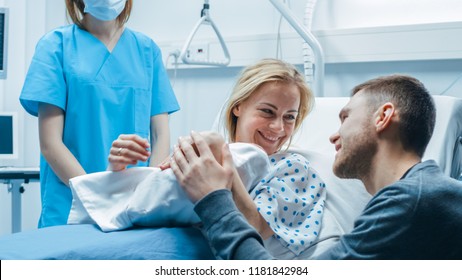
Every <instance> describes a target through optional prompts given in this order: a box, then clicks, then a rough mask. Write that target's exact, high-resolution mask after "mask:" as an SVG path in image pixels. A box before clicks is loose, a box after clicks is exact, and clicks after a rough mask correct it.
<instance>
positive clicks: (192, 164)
mask: <svg viewBox="0 0 462 280" xmlns="http://www.w3.org/2000/svg"><path fill="white" fill-rule="evenodd" d="M191 139H192V141H193V142H194V144H195V147H193V145H192V144H191V143H190V141H188V140H187V139H185V138H183V139H180V142H179V147H178V146H175V148H174V151H173V156H172V158H171V160H170V166H171V168H172V170H173V173H174V174H175V176H176V178H177V180H178V182H179V183H180V185H181V186H183V189H184V190H185V192H186V193H187V194H188V196H189V198H190V199H191V201H192V202H196V201H198V200H200V199H202V198H203V197H204V196H206V195H207V194H209V193H211V192H213V191H215V190H219V189H226V188H227V189H230V188H231V184H232V181H233V174H234V172H233V170H234V166H233V159H232V157H231V152H230V151H229V148H228V145H227V144H223V145H222V148H221V151H220V153H221V156H222V160H221V161H220V162H219V161H217V159H216V158H215V156H214V155H213V153H212V151H211V149H210V147H209V145H208V143H207V142H206V140H205V139H204V137H203V136H202V135H200V134H199V133H196V132H191ZM195 148H196V149H195Z"/></svg>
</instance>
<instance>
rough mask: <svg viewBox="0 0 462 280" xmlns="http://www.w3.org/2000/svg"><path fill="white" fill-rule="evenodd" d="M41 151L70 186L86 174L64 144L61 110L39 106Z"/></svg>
mask: <svg viewBox="0 0 462 280" xmlns="http://www.w3.org/2000/svg"><path fill="white" fill-rule="evenodd" d="M38 120H39V139H40V151H41V153H42V155H43V156H44V157H45V159H46V161H47V162H48V164H50V166H51V168H52V169H53V171H54V172H55V173H56V175H57V176H58V177H59V179H60V180H61V181H62V182H63V183H64V184H66V185H67V186H68V185H69V179H70V178H73V177H76V176H79V175H83V174H86V172H85V170H84V169H83V168H82V166H81V165H80V163H79V162H78V161H77V159H76V158H75V156H74V155H73V154H72V153H71V152H70V151H69V149H68V148H67V147H66V145H64V143H63V140H62V139H63V130H64V112H63V110H61V109H60V108H58V107H56V106H54V105H50V104H46V103H40V104H39V112H38Z"/></svg>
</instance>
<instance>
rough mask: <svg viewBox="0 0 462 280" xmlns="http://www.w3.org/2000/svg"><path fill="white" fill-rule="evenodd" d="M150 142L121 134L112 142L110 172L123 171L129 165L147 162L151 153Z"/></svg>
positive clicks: (135, 136)
mask: <svg viewBox="0 0 462 280" xmlns="http://www.w3.org/2000/svg"><path fill="white" fill-rule="evenodd" d="M149 147H150V145H149V142H148V140H146V139H143V138H141V137H139V136H138V135H135V134H128V135H124V134H121V135H120V136H119V138H117V139H116V140H115V141H114V142H112V147H111V151H110V153H109V157H108V161H109V166H108V170H112V171H121V170H124V169H125V168H127V165H129V164H132V165H134V164H136V163H137V162H138V161H139V160H140V161H147V160H148V159H149V156H150V155H151V152H150V151H149Z"/></svg>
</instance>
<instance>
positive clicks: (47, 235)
mask: <svg viewBox="0 0 462 280" xmlns="http://www.w3.org/2000/svg"><path fill="white" fill-rule="evenodd" d="M347 102H348V98H347V97H333V98H328V97H319V98H317V100H316V106H315V108H314V111H313V112H312V113H311V114H310V115H309V116H308V118H307V120H306V121H305V122H304V123H303V125H302V127H301V129H300V131H299V132H298V133H297V135H295V136H294V139H293V147H292V148H291V149H292V150H295V151H299V152H301V153H304V154H305V155H306V157H307V158H308V160H310V161H311V163H312V165H313V167H314V168H316V169H317V170H318V172H319V173H320V175H321V176H322V178H323V179H324V180H325V182H326V185H327V191H328V193H327V203H326V208H325V215H324V217H323V223H322V225H323V227H322V229H321V234H320V241H319V242H318V244H317V245H316V246H315V247H313V248H312V249H311V250H309V252H308V253H307V254H304V255H303V256H302V257H303V258H310V257H312V256H315V255H316V254H318V253H320V252H321V251H322V250H324V249H325V248H327V247H328V246H330V245H331V244H333V243H334V242H335V241H336V240H337V239H338V237H339V236H340V235H341V234H343V233H345V232H348V231H349V230H351V228H352V226H353V221H354V219H355V218H356V217H357V216H358V215H359V214H360V212H361V210H362V209H363V207H364V206H365V204H366V203H367V201H368V200H369V198H370V196H369V194H367V193H366V192H365V190H364V188H363V186H362V185H361V183H360V182H359V181H357V180H345V179H339V178H337V177H335V176H334V175H333V174H332V171H331V165H332V161H333V158H334V155H335V150H334V148H333V145H332V144H330V143H329V141H328V137H329V136H330V135H331V134H332V133H334V132H335V131H336V130H337V129H338V126H339V120H338V112H339V111H340V109H341V108H342V107H343V106H344V105H345V104H346V103H347ZM435 102H436V105H437V121H436V128H435V132H434V135H433V137H432V139H431V141H430V144H429V147H428V149H427V152H426V153H425V159H430V158H431V159H434V160H436V162H437V163H439V165H440V166H441V168H442V170H443V171H444V173H446V174H447V175H450V176H452V177H455V178H456V177H457V178H458V177H459V175H460V174H461V172H462V148H461V146H462V99H457V98H453V97H446V96H435ZM0 259H2V260H4V259H163V260H165V259H213V255H212V252H211V250H210V248H209V246H208V243H207V240H206V239H205V238H204V237H203V236H202V234H201V232H200V231H199V229H197V228H194V227H185V228H133V229H129V230H124V231H117V232H110V233H103V232H102V231H101V230H100V229H99V228H98V227H96V226H95V225H65V226H56V227H49V228H43V229H37V230H31V231H25V232H20V233H15V234H11V235H7V236H3V237H0Z"/></svg>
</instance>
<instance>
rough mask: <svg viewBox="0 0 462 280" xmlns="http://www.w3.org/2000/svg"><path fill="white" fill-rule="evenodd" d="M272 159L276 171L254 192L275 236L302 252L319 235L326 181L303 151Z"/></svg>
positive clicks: (291, 248) (285, 245) (290, 247)
mask: <svg viewBox="0 0 462 280" xmlns="http://www.w3.org/2000/svg"><path fill="white" fill-rule="evenodd" d="M270 162H271V163H272V164H273V165H274V166H273V172H272V173H270V174H267V176H265V177H264V178H263V179H262V180H261V181H260V183H259V184H258V185H257V186H256V187H255V188H254V190H253V191H252V192H251V196H252V198H253V200H254V202H255V204H256V206H257V209H258V211H259V212H260V214H261V215H262V217H263V218H264V219H265V220H266V221H267V223H268V225H269V226H270V228H271V229H272V230H273V231H274V233H275V234H274V236H273V237H272V238H276V239H278V240H279V241H280V242H281V243H282V245H283V246H284V247H286V248H288V249H290V250H291V251H292V252H293V253H294V254H296V255H299V254H301V253H302V252H303V251H304V250H305V249H306V248H308V247H309V246H310V245H312V244H313V243H315V242H316V239H317V237H318V234H319V231H320V229H321V220H322V215H323V213H324V202H325V198H326V190H325V187H326V185H325V184H324V182H323V181H322V180H321V178H320V176H319V174H318V173H317V172H316V170H314V169H313V168H312V167H311V166H310V163H309V162H308V161H307V160H306V159H305V158H304V157H303V156H301V155H299V154H295V153H283V154H275V155H272V156H270Z"/></svg>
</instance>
